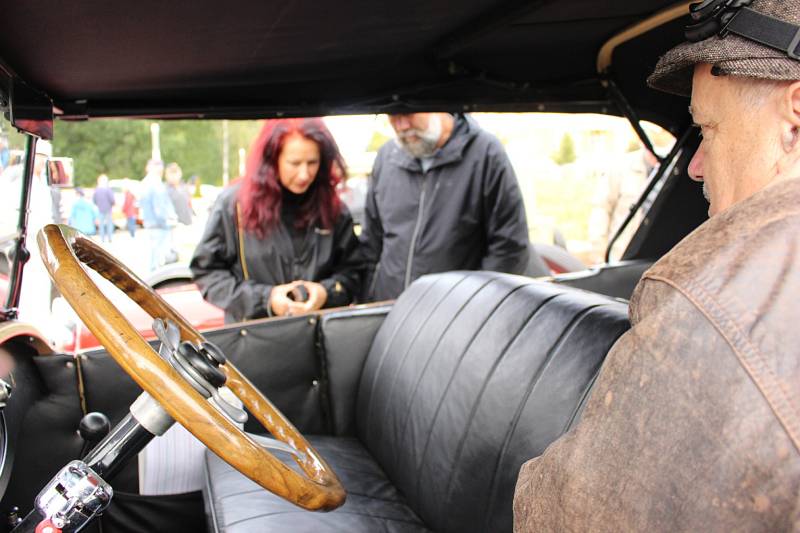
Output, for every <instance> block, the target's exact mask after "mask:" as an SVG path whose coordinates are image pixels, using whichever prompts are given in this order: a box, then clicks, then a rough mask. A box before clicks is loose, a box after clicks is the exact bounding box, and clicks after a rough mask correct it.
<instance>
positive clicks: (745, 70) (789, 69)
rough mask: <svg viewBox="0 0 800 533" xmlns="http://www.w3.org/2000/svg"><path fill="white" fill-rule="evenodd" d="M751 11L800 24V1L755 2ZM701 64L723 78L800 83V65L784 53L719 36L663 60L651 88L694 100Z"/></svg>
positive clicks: (681, 47)
mask: <svg viewBox="0 0 800 533" xmlns="http://www.w3.org/2000/svg"><path fill="white" fill-rule="evenodd" d="M750 8H751V9H753V10H754V11H758V12H760V13H763V14H765V15H769V16H771V17H775V18H778V19H780V20H783V21H786V22H790V23H792V24H800V1H798V0H753V3H752V4H751V5H750ZM697 63H710V64H712V65H713V66H714V67H715V68H714V71H713V72H714V73H715V74H719V75H730V76H745V77H748V78H758V79H765V80H800V61H797V60H795V59H791V58H790V57H789V56H787V55H786V54H785V53H784V52H782V51H780V50H776V49H773V48H770V47H768V46H764V45H762V44H759V43H756V42H755V41H751V40H749V39H745V38H743V37H740V36H738V35H733V34H728V35H727V36H725V37H723V38H720V37H719V36H717V35H714V36H712V37H709V38H708V39H705V40H703V41H700V42H696V43H683V44H679V45H678V46H676V47H675V48H673V49H671V50H670V51H668V52H667V53H666V54H664V56H663V57H662V58H661V59H659V61H658V64H657V65H656V68H655V70H654V71H653V73H652V74H651V75H650V77H649V78H648V79H647V84H648V85H649V86H650V87H652V88H654V89H658V90H661V91H664V92H668V93H673V94H677V95H681V96H690V95H691V92H692V74H693V73H694V66H695V65H696V64H697Z"/></svg>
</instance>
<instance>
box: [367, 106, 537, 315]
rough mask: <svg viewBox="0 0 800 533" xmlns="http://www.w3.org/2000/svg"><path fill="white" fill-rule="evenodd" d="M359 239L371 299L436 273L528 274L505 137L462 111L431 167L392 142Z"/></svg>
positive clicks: (375, 173) (379, 164) (375, 175)
mask: <svg viewBox="0 0 800 533" xmlns="http://www.w3.org/2000/svg"><path fill="white" fill-rule="evenodd" d="M361 242H362V244H363V246H364V254H365V256H366V260H367V276H366V287H365V288H366V295H365V296H366V298H367V299H372V300H384V299H389V298H396V297H397V296H398V295H399V294H400V293H401V292H402V291H403V290H404V289H405V288H406V287H407V286H408V285H409V284H410V283H411V281H413V280H415V279H416V278H418V277H420V276H422V275H424V274H429V273H433V272H444V271H448V270H494V271H499V272H510V273H514V274H521V273H523V272H524V271H525V269H526V266H527V263H528V222H527V219H526V217H525V207H524V205H523V202H522V195H521V193H520V191H519V186H518V185H517V178H516V176H515V175H514V170H513V169H512V168H511V163H510V162H509V160H508V156H507V155H506V153H505V150H504V149H503V146H502V145H501V144H500V141H498V140H497V139H496V138H495V137H494V136H493V135H491V134H489V133H487V132H485V131H483V130H482V129H480V127H479V126H478V125H477V123H475V121H474V120H473V119H472V118H471V117H466V116H458V117H456V121H455V124H454V126H453V132H452V134H451V135H450V138H449V139H448V141H447V142H446V143H445V145H444V146H442V148H441V149H440V150H438V151H437V152H436V154H435V155H434V158H433V162H432V165H431V167H430V168H429V169H428V171H427V172H423V170H422V165H421V163H420V161H419V159H416V158H414V157H412V156H411V155H410V154H409V153H408V152H406V151H405V150H404V149H403V148H401V147H400V146H399V145H398V144H397V143H396V142H395V141H390V142H387V143H386V144H385V145H383V147H381V149H380V151H379V152H378V156H377V158H376V159H375V165H374V166H373V169H372V176H371V180H370V184H369V190H368V192H367V205H366V209H365V217H364V225H363V232H362V234H361Z"/></svg>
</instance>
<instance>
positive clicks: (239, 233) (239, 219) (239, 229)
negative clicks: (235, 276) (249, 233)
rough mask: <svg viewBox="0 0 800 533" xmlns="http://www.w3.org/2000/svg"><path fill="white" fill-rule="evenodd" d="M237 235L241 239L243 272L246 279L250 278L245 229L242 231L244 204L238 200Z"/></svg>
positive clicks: (240, 252) (240, 250)
mask: <svg viewBox="0 0 800 533" xmlns="http://www.w3.org/2000/svg"><path fill="white" fill-rule="evenodd" d="M236 236H237V238H238V240H239V262H240V263H241V265H242V274H243V275H244V279H245V281H247V280H248V279H250V273H249V272H248V271H247V261H245V258H244V231H242V206H241V205H239V202H236Z"/></svg>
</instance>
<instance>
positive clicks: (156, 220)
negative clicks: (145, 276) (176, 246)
mask: <svg viewBox="0 0 800 533" xmlns="http://www.w3.org/2000/svg"><path fill="white" fill-rule="evenodd" d="M146 172H147V175H146V176H145V177H144V178H143V179H142V196H141V198H139V207H140V208H141V210H142V223H143V224H144V227H145V229H146V230H147V233H148V235H149V237H150V270H151V271H152V270H155V269H157V268H158V267H160V266H162V265H165V264H166V263H167V262H169V261H168V260H169V259H170V257H169V256H170V252H171V251H172V228H173V227H174V226H175V223H176V221H177V215H176V214H175V209H174V208H173V207H172V200H170V198H169V194H168V193H167V188H166V187H165V186H164V183H163V182H162V181H161V180H162V176H163V174H164V163H163V162H161V161H159V160H157V159H151V160H150V161H148V162H147V167H146Z"/></svg>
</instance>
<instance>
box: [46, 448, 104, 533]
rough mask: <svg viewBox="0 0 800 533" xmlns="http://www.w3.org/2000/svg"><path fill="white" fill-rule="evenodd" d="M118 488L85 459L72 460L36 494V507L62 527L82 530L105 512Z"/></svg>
mask: <svg viewBox="0 0 800 533" xmlns="http://www.w3.org/2000/svg"><path fill="white" fill-rule="evenodd" d="M113 495H114V489H112V488H111V485H109V484H108V483H106V482H105V481H104V480H103V479H102V478H101V477H100V476H98V475H97V474H96V473H95V472H94V470H92V469H91V468H89V467H88V466H87V465H86V463H84V462H83V461H72V462H70V463H69V464H68V465H67V466H65V467H64V468H62V469H61V471H60V472H59V473H58V474H56V475H55V477H54V478H53V479H52V480H50V483H48V484H47V485H46V486H45V487H44V489H42V491H41V492H40V493H39V495H38V496H37V497H36V510H37V511H38V512H39V514H40V515H41V516H43V517H44V519H45V520H49V522H50V523H51V524H52V525H53V526H55V527H57V528H59V529H60V530H62V531H65V532H66V531H80V529H81V528H83V527H84V526H85V525H86V524H88V523H89V521H90V520H91V519H92V518H94V517H95V516H96V515H98V514H99V513H101V512H102V511H103V510H104V509H105V508H106V507H108V504H109V503H111V498H112V496H113Z"/></svg>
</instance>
